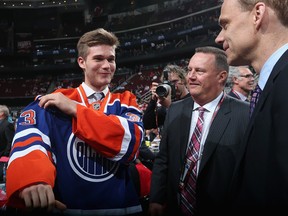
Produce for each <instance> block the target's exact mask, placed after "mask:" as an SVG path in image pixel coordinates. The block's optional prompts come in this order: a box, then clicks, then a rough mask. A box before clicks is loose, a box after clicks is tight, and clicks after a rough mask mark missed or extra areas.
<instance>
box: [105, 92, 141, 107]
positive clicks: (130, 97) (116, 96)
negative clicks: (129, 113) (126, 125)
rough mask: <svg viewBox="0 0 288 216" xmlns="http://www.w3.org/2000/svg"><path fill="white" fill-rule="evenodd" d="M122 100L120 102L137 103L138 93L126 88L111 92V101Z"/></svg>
mask: <svg viewBox="0 0 288 216" xmlns="http://www.w3.org/2000/svg"><path fill="white" fill-rule="evenodd" d="M115 100H120V103H124V104H130V103H133V104H134V103H136V100H137V98H136V95H135V94H133V93H132V92H130V91H128V90H125V91H123V92H117V93H111V99H110V102H111V101H115Z"/></svg>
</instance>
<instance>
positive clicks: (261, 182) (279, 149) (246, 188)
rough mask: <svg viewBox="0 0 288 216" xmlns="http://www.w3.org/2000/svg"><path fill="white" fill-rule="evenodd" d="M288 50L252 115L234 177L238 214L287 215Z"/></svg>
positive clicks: (278, 63)
mask: <svg viewBox="0 0 288 216" xmlns="http://www.w3.org/2000/svg"><path fill="white" fill-rule="evenodd" d="M287 59H288V50H287V51H286V52H285V53H284V54H283V56H282V57H281V58H280V59H279V60H278V62H277V63H276V65H275V66H274V68H273V70H272V72H271V74H270V76H269V79H268V81H267V83H266V85H265V87H264V89H263V91H262V93H261V95H260V98H259V101H258V103H257V105H256V107H255V110H254V112H253V114H252V117H251V121H250V123H249V125H248V128H247V133H246V135H245V138H244V140H243V143H244V145H243V148H241V150H240V151H239V160H238V162H237V170H236V172H235V175H234V177H233V184H232V186H233V187H232V197H234V198H235V202H234V204H235V207H236V208H237V209H236V210H237V211H238V212H240V211H239V209H240V210H242V212H241V213H243V211H244V213H245V212H246V211H249V212H251V211H252V210H253V211H255V212H257V214H258V215H268V214H269V213H271V212H272V214H270V215H277V213H276V211H283V212H282V213H281V214H282V215H287V214H288V114H287V111H288V96H287V92H288V61H287Z"/></svg>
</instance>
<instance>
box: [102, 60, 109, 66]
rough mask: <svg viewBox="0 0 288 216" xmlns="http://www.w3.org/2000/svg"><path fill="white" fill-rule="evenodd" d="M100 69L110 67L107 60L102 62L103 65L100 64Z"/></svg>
mask: <svg viewBox="0 0 288 216" xmlns="http://www.w3.org/2000/svg"><path fill="white" fill-rule="evenodd" d="M102 67H106V68H107V67H110V63H109V61H108V60H107V59H104V60H103V64H102Z"/></svg>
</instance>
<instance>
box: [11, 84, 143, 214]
mask: <svg viewBox="0 0 288 216" xmlns="http://www.w3.org/2000/svg"><path fill="white" fill-rule="evenodd" d="M74 91H75V89H74ZM64 93H65V92H64ZM82 93H83V92H82ZM73 94H75V92H74V93H73ZM73 94H72V96H71V95H69V94H68V96H69V97H70V98H71V97H72V98H73V97H74V96H73ZM77 94H81V91H79V88H78V93H77ZM82 96H83V95H82ZM106 97H108V99H107V98H106V99H107V101H106V104H105V109H104V110H105V113H104V112H102V111H101V112H98V111H95V110H93V107H87V106H88V105H87V104H86V103H85V102H83V101H80V100H76V101H78V102H79V104H78V105H77V120H75V119H72V118H71V117H70V116H67V115H65V114H63V113H62V112H60V111H59V110H58V109H57V108H47V109H46V110H45V109H43V108H41V107H39V105H38V100H35V101H34V102H33V103H31V104H30V105H28V106H27V107H26V108H25V109H24V110H23V112H22V113H21V115H20V117H19V119H18V123H17V131H16V134H15V136H14V140H13V147H12V151H11V154H10V160H9V164H8V170H7V195H8V200H9V202H8V205H11V206H19V204H21V203H19V200H17V198H15V196H11V195H12V194H13V193H15V192H17V191H18V190H19V189H21V188H23V187H25V186H27V185H30V184H33V183H34V184H35V183H37V182H44V183H47V184H50V185H51V186H52V187H53V189H54V194H55V199H56V200H59V201H61V202H63V203H64V204H65V205H66V206H67V210H66V213H68V214H69V212H71V214H75V213H79V215H81V214H82V213H83V215H85V214H87V215H129V214H133V213H137V212H140V211H141V205H140V204H139V197H138V195H137V192H136V190H135V188H134V186H133V183H132V180H131V179H130V178H129V171H128V166H127V163H128V162H129V161H130V160H133V158H134V157H135V154H136V152H137V149H138V147H139V145H140V142H141V140H142V133H143V125H142V123H141V122H140V119H141V112H140V111H139V110H138V108H137V105H134V104H133V105H132V104H128V103H126V104H125V101H129V100H130V99H129V100H128V99H127V100H126V99H125V97H128V98H130V97H131V95H130V94H127V93H126V96H124V98H123V95H122V96H121V95H120V94H117V95H113V94H111V93H108V95H107V96H106ZM121 97H122V98H121ZM73 99H78V98H77V97H76V98H73ZM120 100H123V101H124V106H123V105H122V104H120ZM101 106H102V105H101ZM115 114H116V115H117V116H116V115H115ZM118 115H119V116H118ZM91 119H95V120H94V121H91ZM111 119H112V120H111ZM89 120H90V121H89ZM74 121H75V122H74ZM110 121H111V122H110ZM88 122H89V123H88ZM88 128H89V129H88ZM117 128H120V129H117ZM113 129H115V131H114V132H113ZM87 130H88V131H87ZM88 132H89V133H91V137H90V136H88V135H86V133H88ZM120 133H122V136H120ZM113 134H114V135H113ZM81 137H83V139H82V138H81ZM103 143H104V144H103ZM105 143H107V145H106V146H105ZM113 148H114V150H113ZM80 212H81V213H80Z"/></svg>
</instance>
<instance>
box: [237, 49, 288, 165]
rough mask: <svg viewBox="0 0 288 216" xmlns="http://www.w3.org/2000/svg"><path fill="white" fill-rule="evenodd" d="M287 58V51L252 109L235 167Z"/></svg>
mask: <svg viewBox="0 0 288 216" xmlns="http://www.w3.org/2000/svg"><path fill="white" fill-rule="evenodd" d="M287 58H288V50H287V51H286V52H285V53H284V54H283V55H282V56H281V58H280V59H279V60H278V62H277V63H276V65H275V66H274V68H273V70H272V72H271V74H270V76H269V78H268V80H267V83H266V85H265V87H264V89H263V91H262V93H261V95H260V98H259V101H258V103H257V105H256V107H255V109H254V112H253V114H252V116H251V119H250V121H249V124H248V126H247V130H246V133H245V136H244V140H243V145H242V148H241V149H240V150H239V161H238V165H237V167H239V166H240V163H241V161H242V158H243V156H244V153H245V151H246V147H247V143H248V140H249V139H250V134H251V132H252V130H253V127H254V119H255V116H256V115H257V113H259V112H260V111H261V110H262V109H263V107H264V105H265V101H266V99H267V97H268V95H269V94H270V92H271V91H272V90H271V89H272V88H273V85H274V82H275V79H277V76H278V75H279V73H280V71H281V69H282V68H283V67H284V66H285V65H286V64H287Z"/></svg>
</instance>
